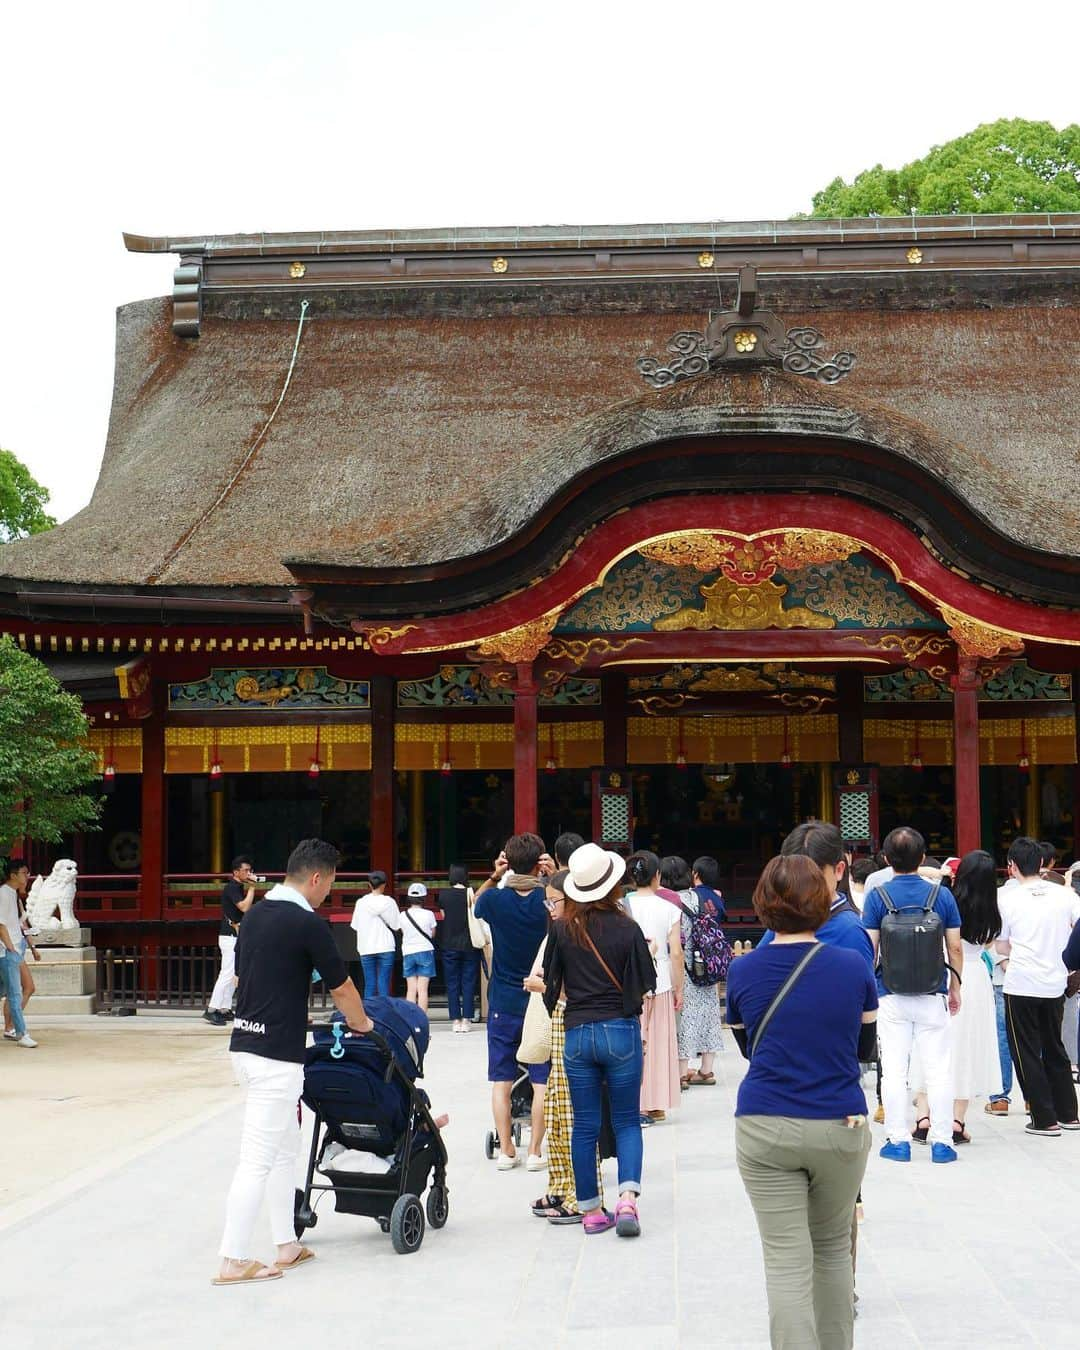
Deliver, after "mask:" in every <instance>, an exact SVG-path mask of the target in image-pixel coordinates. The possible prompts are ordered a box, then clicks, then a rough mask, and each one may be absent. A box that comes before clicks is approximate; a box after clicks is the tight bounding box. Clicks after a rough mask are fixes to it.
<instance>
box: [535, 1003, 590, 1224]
mask: <svg viewBox="0 0 1080 1350" xmlns="http://www.w3.org/2000/svg"><path fill="white" fill-rule="evenodd" d="M563 1011H564V1010H563V1006H562V1004H561V1003H558V1004H556V1005H555V1011H554V1012H553V1013H552V1014H551V1076H550V1077H549V1078H548V1085H547V1091H546V1092H545V1094H544V1130H545V1133H546V1135H547V1151H548V1191H549V1193H550V1194H551V1195H561V1196H562V1198H563V1204H564V1205H565V1206H566V1208H567V1209H576V1208H577V1191H576V1189H575V1187H574V1166H573V1163H572V1161H571V1158H570V1136H571V1134H572V1133H573V1129H574V1108H573V1106H572V1105H571V1103H570V1084H569V1083H568V1082H567V1080H566V1069H565V1067H564V1065H563V1050H564V1049H565V1046H566V1028H565V1025H564V1022H563ZM596 1193H597V1195H599V1197H600V1204H601V1205H603V1203H604V1187H603V1183H602V1182H601V1179H600V1154H599V1150H597V1157H596Z"/></svg>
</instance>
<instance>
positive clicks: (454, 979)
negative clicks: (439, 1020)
mask: <svg viewBox="0 0 1080 1350" xmlns="http://www.w3.org/2000/svg"><path fill="white" fill-rule="evenodd" d="M442 961H443V975H444V976H445V977H446V1000H447V1002H448V1003H449V1005H450V1021H451V1022H461V1021H466V1022H471V1021H472V1019H473V1011H474V1009H475V1005H476V982H477V977H478V976H479V974H480V953H479V951H477V949H476V948H475V947H473V948H471V949H470V950H469V951H467V952H452V951H444V952H443V954H442Z"/></svg>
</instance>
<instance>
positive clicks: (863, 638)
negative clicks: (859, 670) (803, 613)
mask: <svg viewBox="0 0 1080 1350" xmlns="http://www.w3.org/2000/svg"><path fill="white" fill-rule="evenodd" d="M845 636H846V637H847V638H848V640H849V641H851V642H860V643H862V645H863V646H864V647H871V648H876V649H877V650H878V651H883V652H899V653H900V654H901V655H903V656H904V657H905V658H906V659H907V660H908V662H915V661H917V660H918V659H919V658H920V657H922V658H924V659H925V658H926V657H931V656H941V655H942V653H943V652H947V651H948V650H949V641H948V639H947V638H944V637H938V636H937V635H936V634H935V635H934V636H933V637H923V636H922V635H921V634H918V633H907V634H902V633H882V634H880V635H878V636H872V637H871V636H867V634H865V633H849V634H845ZM924 669H926V670H927V671H929V673H930V674H931V675H932V676H933V677H934V679H935V680H946V679H948V677H949V670H948V667H947V666H945V665H944V664H940V665H939V664H935V665H932V666H926V667H924Z"/></svg>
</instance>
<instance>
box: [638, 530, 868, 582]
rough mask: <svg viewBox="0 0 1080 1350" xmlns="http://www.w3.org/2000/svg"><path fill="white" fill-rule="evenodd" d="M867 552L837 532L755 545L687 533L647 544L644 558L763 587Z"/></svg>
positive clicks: (777, 537)
mask: <svg viewBox="0 0 1080 1350" xmlns="http://www.w3.org/2000/svg"><path fill="white" fill-rule="evenodd" d="M861 547H862V545H861V543H860V542H859V540H857V539H852V538H850V537H849V536H848V535H846V534H837V533H836V532H835V531H831V530H811V529H793V530H778V531H776V532H775V533H773V534H768V535H759V536H757V537H755V538H753V539H747V538H745V537H744V536H742V535H726V534H720V533H717V532H715V531H712V530H686V531H684V532H683V533H681V534H673V535H668V536H667V537H666V538H664V539H654V540H652V541H650V542H649V543H647V544H642V545H641V546H640V548H639V549H638V552H639V553H640V554H641V555H642V556H643V557H645V558H649V559H650V560H651V561H652V562H659V563H666V564H667V565H668V566H670V567H693V568H696V569H697V570H698V571H699V572H715V571H719V572H722V573H723V574H724V575H725V576H727V577H729V578H730V579H731V580H732V581H739V582H742V584H743V585H745V586H757V585H759V584H760V583H761V582H762V581H767V580H768V579H769V578H770V577H772V576H773V575H775V573H776V572H777V571H779V570H781V569H782V570H784V571H787V572H794V571H799V570H800V569H802V568H804V567H809V566H811V565H812V564H815V563H818V564H821V563H830V562H843V561H846V560H847V559H848V558H850V557H851V556H852V555H853V554H855V553H858V552H859V550H860V548H861Z"/></svg>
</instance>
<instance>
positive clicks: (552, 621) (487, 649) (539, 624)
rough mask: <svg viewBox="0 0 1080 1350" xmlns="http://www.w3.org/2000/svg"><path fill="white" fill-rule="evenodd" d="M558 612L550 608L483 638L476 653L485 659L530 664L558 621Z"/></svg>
mask: <svg viewBox="0 0 1080 1350" xmlns="http://www.w3.org/2000/svg"><path fill="white" fill-rule="evenodd" d="M559 613H560V611H559V610H557V609H555V610H550V611H549V612H548V613H547V614H543V615H541V617H540V618H539V619H533V620H532V621H531V622H530V623H523V624H520V625H519V626H518V627H517V628H511V629H509V630H508V631H507V632H505V633H497V634H496V635H495V636H494V637H489V638H485V639H484V640H483V642H481V643H480V644H479V645H478V646H477V648H476V651H477V654H478V655H479V656H481V657H483V658H484V659H485V660H491V659H493V658H495V659H497V660H500V661H508V662H510V664H511V665H521V664H531V663H532V662H533V661H535V660H536V658H537V657H538V656H539V655H540V653H541V652H542V651H543V650H544V648H545V647H546V646H547V644H548V641H549V640H550V638H551V634H552V631H553V629H554V628H555V625H556V623H557V622H558V619H559Z"/></svg>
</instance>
